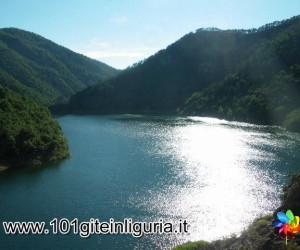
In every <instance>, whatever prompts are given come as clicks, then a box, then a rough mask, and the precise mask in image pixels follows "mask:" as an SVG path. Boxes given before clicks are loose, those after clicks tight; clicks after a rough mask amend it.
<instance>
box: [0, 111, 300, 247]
mask: <svg viewBox="0 0 300 250" xmlns="http://www.w3.org/2000/svg"><path fill="white" fill-rule="evenodd" d="M58 120H59V122H60V123H61V126H62V129H63V131H64V134H65V136H66V137H67V138H68V140H69V145H70V152H71V155H72V157H71V158H70V159H69V160H65V161H63V162H61V163H60V164H56V165H52V166H47V167H43V168H26V169H17V170H13V171H4V172H1V173H0V201H1V206H0V220H1V222H2V221H45V222H47V223H48V224H49V222H50V221H51V220H52V219H53V218H58V219H61V218H68V219H70V220H72V219H74V218H78V219H79V222H81V221H88V220H89V219H90V218H98V219H99V220H100V221H109V219H110V218H114V220H115V221H123V219H124V218H132V220H133V221H147V222H148V221H159V219H163V220H164V221H170V222H174V223H177V224H178V221H179V220H185V219H186V220H187V222H188V224H189V227H188V233H183V234H162V235H147V236H144V237H142V238H139V239H136V238H134V237H132V236H130V235H91V236H90V237H89V238H86V239H85V238H81V237H80V236H79V235H74V234H67V235H53V234H51V233H50V234H49V235H5V234H4V231H3V228H2V226H1V228H0V248H1V249H109V250H110V249H170V248H171V247H172V246H175V245H176V244H179V243H183V242H186V241H191V240H209V241H210V240H214V239H218V238H221V237H224V236H229V235H232V234H234V233H235V234H239V233H240V232H241V230H243V229H244V228H245V227H246V226H247V225H249V224H250V223H251V222H252V221H253V219H254V218H256V217H257V216H260V215H263V214H267V213H270V212H272V211H273V210H274V209H275V208H276V207H278V206H279V205H280V195H281V193H282V191H281V190H282V186H283V185H284V184H285V183H286V182H287V180H288V177H287V176H288V173H289V172H293V171H296V170H297V169H299V162H300V136H299V135H298V134H293V133H289V132H286V131H284V130H282V129H280V128H278V127H270V126H257V125H250V124H245V123H238V122H226V121H221V120H218V119H211V118H200V117H185V118H182V117H181V118H179V117H159V116H157V117H155V116H133V115H119V116H70V115H69V116H63V117H59V118H58ZM48 228H49V226H48Z"/></svg>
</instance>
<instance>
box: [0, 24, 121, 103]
mask: <svg viewBox="0 0 300 250" xmlns="http://www.w3.org/2000/svg"><path fill="white" fill-rule="evenodd" d="M0 58H1V59H0V85H2V86H5V87H8V88H10V89H13V90H14V91H16V92H18V93H20V94H23V95H26V96H29V97H31V98H32V99H34V100H36V101H38V102H39V103H42V104H44V105H50V104H53V103H55V102H57V101H59V102H61V101H63V100H66V99H68V98H69V97H70V96H71V95H72V94H74V93H75V92H77V91H79V90H81V89H83V88H84V87H86V86H89V85H92V84H94V83H96V82H97V81H98V80H101V79H102V80H103V79H107V78H109V77H112V76H114V75H116V74H117V72H118V71H117V70H116V69H114V68H112V67H110V66H108V65H106V64H104V63H101V62H98V61H96V60H92V59H90V58H88V57H85V56H83V55H80V54H77V53H75V52H73V51H71V50H69V49H66V48H64V47H62V46H59V45H57V44H55V43H53V42H51V41H50V40H47V39H45V38H43V37H41V36H39V35H36V34H34V33H31V32H27V31H24V30H20V29H16V28H4V29H0Z"/></svg>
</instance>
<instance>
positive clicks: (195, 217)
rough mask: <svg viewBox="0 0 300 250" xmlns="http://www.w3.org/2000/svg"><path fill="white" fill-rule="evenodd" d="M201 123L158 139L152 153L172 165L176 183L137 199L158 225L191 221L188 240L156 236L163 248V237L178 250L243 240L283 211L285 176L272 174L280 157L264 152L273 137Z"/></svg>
mask: <svg viewBox="0 0 300 250" xmlns="http://www.w3.org/2000/svg"><path fill="white" fill-rule="evenodd" d="M195 121H196V122H195V123H189V124H187V123H185V122H183V126H181V125H180V123H179V124H178V126H175V127H173V128H171V129H170V128H169V129H167V130H165V131H164V133H163V134H159V135H156V136H157V137H159V138H160V139H158V140H157V143H156V144H155V145H154V147H153V152H149V154H161V155H164V156H165V157H168V158H169V159H170V164H171V165H172V166H173V168H172V171H173V175H174V176H175V177H174V180H173V182H172V183H169V184H168V185H164V187H163V188H160V189H157V190H156V189H153V190H148V191H147V194H146V195H145V194H144V197H146V198H144V199H143V200H140V199H139V198H137V197H132V203H133V206H137V207H139V208H140V209H144V210H146V211H147V212H152V213H153V214H155V215H156V216H154V218H152V219H153V220H158V219H159V218H164V220H165V221H166V220H168V221H173V222H175V223H176V222H177V221H179V219H186V220H187V221H188V223H189V226H190V227H189V233H188V234H186V235H184V234H178V235H171V236H170V235H168V236H154V237H153V236H152V238H151V239H152V240H154V241H156V243H157V244H159V245H160V247H161V248H163V247H164V246H163V245H162V242H164V241H162V239H161V238H162V237H163V238H164V237H165V238H168V240H169V241H171V242H172V243H171V244H172V245H175V244H178V243H182V242H186V241H193V240H208V241H210V240H215V239H217V238H222V237H225V236H230V235H232V234H239V233H240V232H241V230H243V229H245V227H246V226H248V225H249V224H250V223H251V222H252V221H253V220H254V219H255V218H256V217H258V216H260V215H262V214H267V213H270V212H272V211H273V210H274V208H276V207H278V206H279V205H280V199H279V193H280V192H281V185H279V184H278V183H276V182H275V180H276V179H277V178H279V176H280V174H279V173H276V172H275V171H274V170H272V162H273V161H276V155H275V154H273V153H271V152H269V151H268V152H267V151H266V152H264V149H263V147H264V146H266V145H269V144H270V143H272V142H270V138H269V137H270V135H268V134H266V133H258V132H256V131H251V129H250V130H246V129H244V128H243V129H241V128H240V127H236V126H225V124H226V122H225V121H220V120H218V119H209V120H208V119H207V118H202V119H201V118H196V120H195ZM249 126H252V125H249ZM160 131H161V130H160ZM275 146H276V145H275ZM137 249H138V248H137Z"/></svg>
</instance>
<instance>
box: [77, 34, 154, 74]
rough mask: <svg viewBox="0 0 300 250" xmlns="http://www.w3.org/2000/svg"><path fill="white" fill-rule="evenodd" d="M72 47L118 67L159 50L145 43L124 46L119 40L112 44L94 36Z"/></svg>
mask: <svg viewBox="0 0 300 250" xmlns="http://www.w3.org/2000/svg"><path fill="white" fill-rule="evenodd" d="M72 49H73V50H74V51H77V52H78V53H81V54H84V55H86V56H88V57H90V58H93V59H96V60H99V61H101V62H104V63H107V64H109V65H111V66H113V67H115V68H118V69H124V68H126V67H128V66H130V65H132V64H133V63H136V62H138V61H140V60H143V59H145V58H147V57H149V56H151V55H152V54H154V53H155V52H157V51H158V49H157V48H154V47H147V46H144V45H136V46H135V47H132V46H130V47H124V45H123V46H120V44H119V43H117V42H116V43H112V44H111V43H108V42H106V41H103V40H102V39H100V38H94V39H92V40H91V42H90V43H89V44H86V45H85V46H82V47H77V48H72Z"/></svg>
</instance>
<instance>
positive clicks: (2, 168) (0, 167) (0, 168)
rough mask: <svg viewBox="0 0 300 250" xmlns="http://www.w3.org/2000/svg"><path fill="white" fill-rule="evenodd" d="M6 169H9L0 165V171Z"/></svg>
mask: <svg viewBox="0 0 300 250" xmlns="http://www.w3.org/2000/svg"><path fill="white" fill-rule="evenodd" d="M7 169H9V167H7V166H3V165H0V172H2V171H5V170H7Z"/></svg>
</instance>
